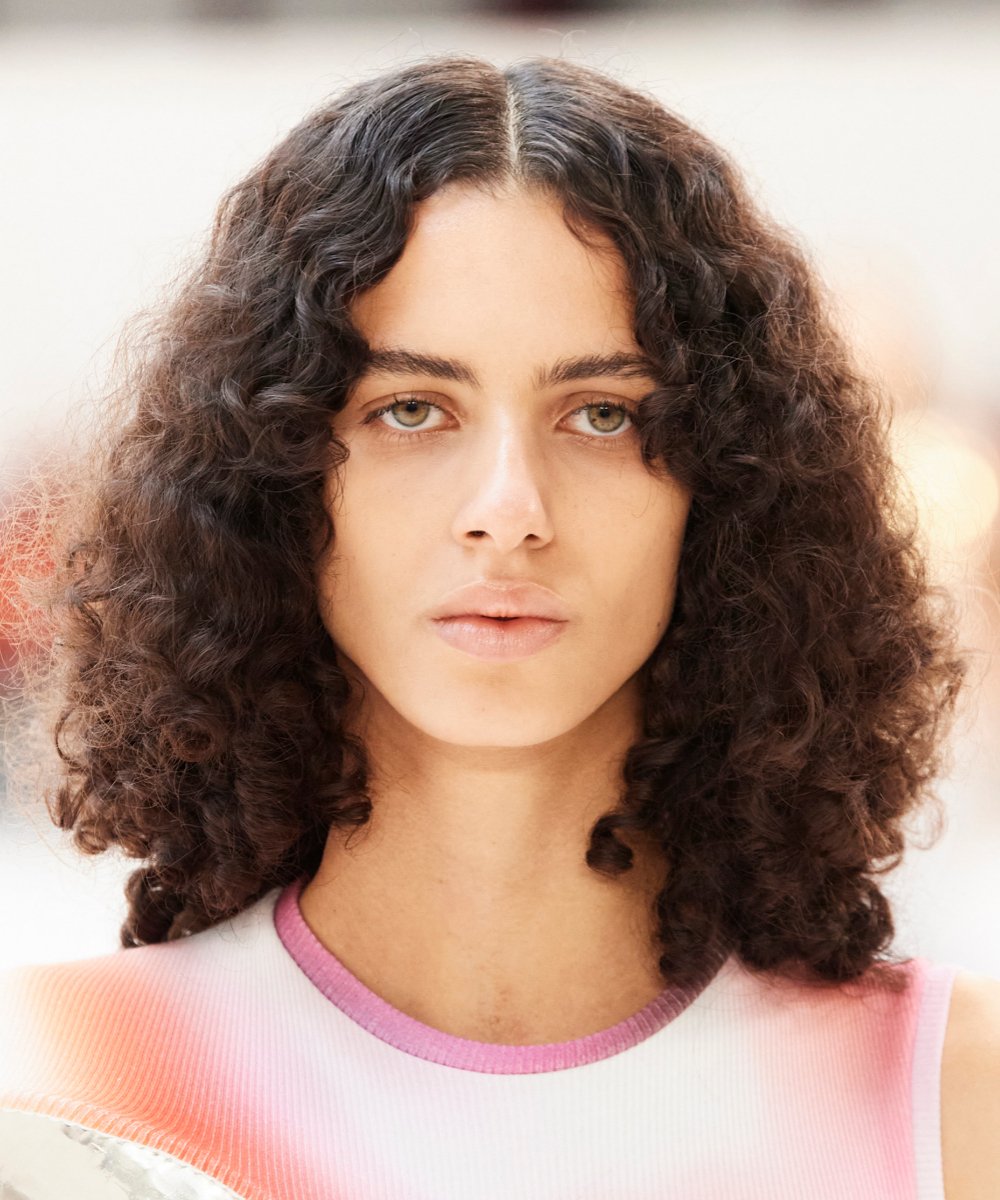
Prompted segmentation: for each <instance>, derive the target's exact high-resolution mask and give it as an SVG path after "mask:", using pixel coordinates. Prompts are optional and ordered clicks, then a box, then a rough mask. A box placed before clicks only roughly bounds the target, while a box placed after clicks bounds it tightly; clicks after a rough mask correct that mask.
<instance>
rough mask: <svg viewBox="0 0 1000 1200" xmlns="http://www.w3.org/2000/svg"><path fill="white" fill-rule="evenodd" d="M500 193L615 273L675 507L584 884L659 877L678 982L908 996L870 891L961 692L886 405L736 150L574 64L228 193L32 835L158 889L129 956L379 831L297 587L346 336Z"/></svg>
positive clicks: (444, 89)
mask: <svg viewBox="0 0 1000 1200" xmlns="http://www.w3.org/2000/svg"><path fill="white" fill-rule="evenodd" d="M511 181H513V182H515V183H517V184H520V185H522V186H525V187H529V188H534V189H539V190H540V191H542V192H543V193H544V194H545V195H547V196H550V197H552V198H555V199H556V200H557V201H558V202H559V203H560V204H561V205H562V206H563V211H564V213H565V219H566V221H567V223H568V225H569V227H570V228H571V229H572V230H573V232H574V233H576V235H577V236H579V237H580V238H582V239H584V240H586V238H587V237H588V232H589V231H594V230H597V231H600V232H603V233H604V234H605V235H607V236H609V237H610V238H611V239H612V241H613V243H614V244H615V246H616V247H617V249H618V251H619V252H620V254H621V256H622V258H623V260H624V263H625V265H626V267H627V271H628V275H629V278H630V281H631V288H632V298H633V301H634V313H635V319H634V333H635V336H636V339H637V341H638V343H639V345H640V346H641V348H642V349H643V350H644V351H645V352H646V353H647V354H648V355H649V356H650V357H651V358H652V359H653V361H654V363H655V364H656V365H657V367H658V371H659V376H658V386H657V388H656V389H655V390H654V391H653V392H651V393H650V394H649V395H648V396H646V397H644V399H643V401H642V405H641V407H640V410H639V421H638V426H639V434H640V438H641V445H642V454H643V460H644V462H645V463H646V465H647V467H648V469H650V470H651V471H656V470H662V469H666V470H667V471H669V472H670V473H672V474H673V475H674V476H675V477H676V478H677V479H679V480H680V481H682V482H683V483H684V484H685V485H686V486H687V487H688V488H690V490H691V492H692V496H693V499H692V505H691V510H690V516H689V519H688V524H687V528H686V534H685V540H684V545H683V550H682V556H681V562H680V567H679V577H678V581H677V591H676V602H675V608H674V612H673V616H672V619H671V622H670V624H669V627H668V628H667V629H666V631H665V632H664V634H663V637H662V639H661V641H660V643H659V645H658V646H657V647H656V650H655V651H654V653H653V654H652V655H651V656H650V658H649V660H648V661H647V662H646V663H645V664H644V666H643V668H642V670H641V682H642V686H643V695H644V698H645V719H644V729H643V733H642V737H641V739H640V740H639V741H638V742H636V744H635V745H633V746H632V747H631V748H630V750H629V752H628V754H627V757H626V759H625V762H624V766H623V773H622V789H621V797H620V801H619V804H618V806H617V807H616V808H615V809H614V810H613V811H611V812H609V813H606V814H605V815H603V816H602V817H601V818H600V819H599V820H598V821H597V822H596V823H595V825H594V826H593V829H592V831H591V838H590V845H589V849H588V851H587V855H586V861H587V863H588V865H589V866H590V867H591V868H592V869H593V870H594V871H598V872H602V873H604V874H605V875H608V876H618V875H620V874H621V873H622V872H624V871H626V870H628V869H629V868H630V866H631V861H632V852H631V850H630V848H629V847H628V846H626V845H625V844H624V843H623V841H622V840H620V839H619V838H618V837H617V836H616V832H620V833H622V834H623V835H626V836H627V835H628V834H629V833H631V832H636V833H640V832H641V833H643V834H646V835H649V836H651V837H653V838H655V839H656V841H657V842H658V843H659V845H660V846H662V850H663V853H664V856H665V862H666V870H665V875H664V878H665V879H666V884H665V886H664V887H663V889H662V891H661V892H660V893H659V895H658V896H657V897H656V900H655V913H656V921H657V926H658V940H659V943H660V949H661V951H662V953H661V954H660V959H659V965H660V969H661V972H662V974H663V976H664V978H665V979H667V980H669V981H672V982H675V983H679V984H685V983H687V982H688V981H691V980H694V979H696V978H698V977H700V976H701V974H702V972H703V971H704V970H705V968H706V965H707V964H710V963H711V962H713V961H715V960H716V959H717V957H718V956H719V954H720V953H722V952H732V951H735V952H736V953H737V954H738V956H739V958H740V959H741V960H742V962H743V963H744V964H745V965H746V966H747V967H749V968H750V969H752V970H754V971H757V972H773V973H778V974H787V975H796V976H797V977H799V978H804V979H806V980H808V981H811V982H814V983H816V984H817V985H819V986H824V985H825V984H828V983H845V982H848V981H851V980H855V979H859V978H860V977H862V976H866V977H869V976H870V975H871V974H875V975H878V976H881V977H888V976H889V975H891V974H893V972H892V971H891V970H890V968H891V967H892V965H893V963H894V961H895V960H893V959H892V958H891V957H889V952H888V949H887V948H888V947H889V944H890V942H891V940H892V936H893V933H894V927H893V920H892V915H891V909H890V905H889V903H888V901H887V899H886V897H885V896H884V895H883V893H882V891H881V890H880V888H879V886H878V881H877V876H879V875H880V874H883V873H884V872H886V871H888V870H890V869H892V868H893V867H895V866H896V865H898V863H899V861H900V859H901V857H902V854H903V848H904V845H905V836H904V835H905V832H906V830H905V829H904V818H905V817H907V816H908V814H911V813H912V812H915V811H916V810H917V806H918V805H922V804H924V803H926V802H928V801H934V800H936V797H935V796H934V794H933V793H932V792H931V790H930V784H931V782H932V780H933V778H934V776H935V775H936V774H938V773H939V772H940V770H941V768H942V765H943V750H942V747H943V746H944V744H945V736H944V735H945V733H946V731H947V730H948V728H949V727H950V720H949V718H950V716H951V715H952V713H953V710H954V707H955V701H956V697H957V694H958V691H959V688H960V686H961V682H962V677H963V674H964V672H965V670H966V662H965V660H964V659H963V658H962V657H961V656H960V655H959V654H958V653H957V652H956V649H955V638H954V626H953V624H952V623H951V622H950V616H949V614H951V612H952V607H951V606H950V604H949V602H948V597H947V596H946V595H944V594H943V593H942V592H940V590H939V589H937V588H935V587H932V586H930V584H929V583H928V579H927V569H926V565H925V558H924V554H923V551H922V548H921V542H920V538H919V535H918V532H917V528H916V523H915V518H914V517H913V516H912V512H911V507H912V506H910V505H908V504H906V503H904V493H903V492H902V491H901V489H900V487H899V480H898V476H897V473H896V470H895V468H894V465H893V463H892V461H891V457H890V452H889V449H888V446H889V443H888V437H887V424H888V421H887V405H886V403H885V401H884V398H883V396H882V394H881V392H880V391H879V390H878V389H877V388H876V386H875V385H874V384H873V383H872V382H870V381H868V380H867V379H865V378H864V375H863V373H862V372H860V371H859V370H858V369H857V368H856V367H855V365H854V362H853V358H852V356H851V354H850V351H849V349H848V347H847V345H846V343H845V340H844V338H843V337H842V336H841V334H840V333H839V332H838V330H837V328H836V325H835V321H834V319H833V317H832V316H831V312H832V309H831V305H830V303H829V302H828V300H827V299H826V298H824V293H823V292H822V290H821V287H820V285H819V284H818V283H817V280H816V278H815V276H814V273H813V271H812V269H811V267H810V266H809V264H808V261H807V259H806V257H805V256H804V255H803V253H802V252H801V251H800V250H799V249H798V248H797V247H796V245H795V242H794V240H793V239H792V238H791V237H790V236H789V235H788V234H787V233H785V232H783V231H782V230H781V229H779V228H778V227H776V226H775V225H774V224H773V223H772V222H771V221H770V220H768V219H767V218H766V217H764V216H763V215H761V213H759V212H758V211H757V210H756V208H755V206H754V204H753V203H752V202H751V200H750V198H749V196H748V192H747V189H746V186H745V185H744V183H743V182H742V181H741V179H740V177H739V175H738V173H737V172H736V171H735V169H734V167H733V166H732V165H731V163H730V162H729V161H728V159H727V158H726V156H725V155H724V154H723V153H722V152H721V151H720V149H719V148H718V147H717V146H715V145H714V144H713V143H712V142H711V141H709V140H707V139H706V138H705V137H704V136H702V135H701V134H699V133H698V132H696V131H695V130H694V129H692V128H691V127H690V126H689V125H688V124H687V123H685V122H684V121H682V120H681V119H680V118H679V117H677V116H675V115H673V114H672V113H670V112H669V111H666V110H665V109H664V108H663V107H662V106H661V104H660V103H659V102H658V101H657V100H656V99H655V98H653V97H652V96H650V95H647V94H644V93H643V92H642V91H641V90H637V89H633V88H631V87H628V86H625V85H624V84H622V83H621V82H619V81H618V80H616V79H614V78H612V77H609V76H608V75H606V74H604V73H601V72H599V71H596V70H594V69H592V68H590V67H587V66H584V65H580V64H577V63H574V62H570V61H565V60H562V59H557V58H542V57H540V58H534V59H530V60H526V61H521V62H517V63H515V64H513V65H510V66H507V67H506V68H500V67H497V66H494V65H492V64H490V63H489V62H486V61H483V60H480V59H477V58H473V57H466V56H440V57H431V58H427V59H424V60H423V61H420V62H416V63H411V64H407V65H405V66H402V67H397V68H396V69H394V70H391V71H389V72H387V73H383V74H381V75H379V76H378V77H376V78H371V79H368V80H366V81H364V82H360V83H356V84H353V85H352V86H349V87H347V88H346V90H344V91H343V92H342V93H341V94H340V95H338V96H337V97H336V98H335V99H333V100H331V101H330V102H328V103H327V104H325V105H324V106H323V107H321V108H319V109H318V110H317V111H315V112H314V113H312V114H311V115H309V116H308V117H307V118H306V119H305V120H304V121H302V122H301V123H300V124H299V125H298V126H296V127H295V128H294V129H293V130H292V131H291V132H290V133H289V134H288V135H287V136H286V137H285V138H284V139H283V140H282V141H281V142H280V143H279V144H278V145H277V146H276V147H275V148H274V150H272V151H271V153H270V154H268V155H267V157H266V158H265V159H264V160H263V161H262V162H261V163H260V164H259V165H258V166H257V167H256V168H255V169H254V170H252V171H251V172H250V174H249V175H247V177H246V178H245V179H244V180H243V181H242V182H240V183H238V184H237V185H236V186H235V187H233V188H232V189H231V190H230V191H228V192H227V194H226V195H225V196H224V198H223V200H222V202H221V205H220V208H219V211H218V214H217V216H216V220H215V224H214V227H213V230H212V234H211V238H210V239H209V242H208V245H207V249H206V252H205V254H204V255H203V256H202V257H201V258H200V260H199V261H198V263H197V264H196V265H195V266H194V267H193V269H191V270H189V271H188V272H187V273H186V274H185V275H184V277H183V279H182V280H181V281H180V282H179V283H177V284H176V285H175V286H174V287H173V289H172V290H171V293H170V299H169V302H168V303H166V304H165V305H164V306H163V307H162V309H161V310H159V311H158V312H156V313H154V314H153V316H152V319H149V317H148V314H147V315H146V317H145V318H144V324H142V326H141V333H142V336H141V337H138V336H137V334H136V330H137V329H138V328H140V327H139V326H132V327H131V336H127V337H126V345H127V346H128V347H129V350H128V354H129V357H128V359H127V367H126V369H125V370H124V372H123V374H122V383H121V386H120V387H119V389H118V391H117V392H116V393H113V394H112V396H111V397H110V398H109V400H108V409H107V411H108V412H109V413H113V418H112V417H109V419H108V425H107V427H108V429H109V430H110V429H112V428H113V431H114V432H113V437H111V439H110V441H106V443H105V444H104V445H103V446H102V448H101V450H100V453H99V455H98V452H97V451H96V450H95V452H94V454H95V456H94V459H93V463H94V466H93V470H92V478H93V486H92V487H90V488H89V489H88V490H86V491H85V492H84V493H82V494H81V495H79V496H77V497H76V498H75V502H74V504H73V505H72V506H71V514H72V519H73V522H74V523H73V525H72V526H71V528H70V529H64V530H63V534H64V536H63V540H62V543H61V545H62V547H63V551H62V552H61V557H60V558H59V560H58V563H57V568H58V569H57V571H56V573H55V575H54V582H53V591H52V595H53V597H54V598H55V602H56V603H55V609H54V611H55V617H56V621H57V634H58V636H57V637H56V639H55V645H56V658H57V659H58V662H59V663H60V664H61V666H60V670H59V672H58V680H59V684H58V686H59V688H60V692H59V695H60V711H59V713H58V720H55V721H54V722H53V724H52V725H51V726H50V737H51V738H52V740H53V742H54V744H55V746H56V747H57V748H58V754H59V757H60V759H61V760H62V764H61V768H60V770H61V775H60V777H59V781H58V785H57V787H55V788H54V789H53V790H54V794H53V795H52V796H48V797H47V798H46V802H47V805H48V806H49V815H50V816H51V818H52V820H53V821H54V822H55V823H56V824H57V825H58V826H60V827H61V828H62V829H65V830H72V831H73V841H74V844H75V845H76V846H77V847H78V848H79V850H81V851H83V852H84V853H87V854H98V853H101V852H103V851H105V850H107V849H108V848H110V847H112V846H117V847H119V848H120V849H121V850H122V851H123V852H124V854H125V855H126V856H128V857H135V858H138V859H142V860H144V863H143V865H142V866H140V867H138V868H137V869H136V870H135V871H134V872H133V873H132V874H131V876H130V878H129V880H128V883H127V887H126V895H127V900H128V904H129V911H128V916H127V919H126V920H125V922H124V924H123V925H122V927H121V933H120V936H121V942H122V945H123V946H137V945H141V944H144V943H154V942H161V941H167V940H170V939H174V938H179V937H181V936H184V935H187V934H191V933H194V932H196V931H198V930H201V929H204V928H207V927H208V926H211V925H213V924H214V923H216V922H218V921H220V920H221V919H223V918H226V917H229V916H232V915H235V914H236V913H238V912H239V911H241V910H242V909H244V908H245V907H247V906H248V905H249V904H251V903H253V902H254V901H256V900H257V899H258V898H260V897H261V896H262V895H263V894H264V893H266V892H267V891H269V890H270V889H272V888H275V887H277V886H281V885H284V884H287V883H289V882H291V881H292V880H294V879H296V878H298V877H300V876H303V875H312V874H313V873H315V871H316V870H317V868H318V866H319V863H320V860H321V857H322V854H323V850H324V845H325V842H326V838H327V834H328V831H329V830H330V829H331V827H333V826H339V827H357V826H361V825H363V824H364V823H365V822H366V821H367V819H368V818H369V815H370V813H371V808H372V800H371V797H370V795H369V794H368V792H367V790H366V788H367V767H366V756H365V748H364V746H363V745H362V744H360V742H359V741H358V740H356V739H355V738H353V737H352V736H351V735H350V734H349V733H348V732H347V729H346V720H345V715H346V711H347V706H348V703H349V701H350V699H351V690H350V688H349V685H348V680H347V678H346V677H345V675H344V674H343V673H342V671H341V670H340V668H339V667H338V665H337V661H336V655H335V647H334V645H333V644H332V642H331V639H330V637H329V635H328V633H327V631H326V629H325V628H324V625H323V623H322V621H321V620H320V616H319V611H318V606H317V587H316V579H315V575H314V563H315V561H316V558H317V556H318V554H319V553H320V552H321V551H322V550H323V549H324V548H326V547H327V546H329V545H330V539H332V538H334V537H335V530H334V528H333V523H332V520H331V518H330V516H329V514H328V513H327V511H326V510H325V509H324V506H323V503H322V487H323V483H324V479H325V478H326V477H327V475H328V473H329V472H330V471H331V470H337V469H338V467H339V466H340V465H341V464H342V463H343V461H344V458H345V455H346V448H345V447H344V445H343V444H342V443H341V442H339V441H338V440H337V438H336V437H335V436H334V435H333V433H332V431H331V421H330V418H331V415H332V414H334V413H336V412H337V411H339V409H340V408H341V407H342V406H343V404H344V403H345V400H346V397H347V394H348V392H349V390H350V387H351V384H352V381H353V380H354V379H355V378H356V377H357V376H358V374H359V373H360V370H361V368H362V366H363V364H364V361H365V355H366V352H367V349H368V348H367V346H366V343H365V342H364V340H363V339H362V338H361V336H360V334H359V333H358V332H357V331H356V330H355V329H354V327H353V326H352V324H351V322H350V320H349V316H348V306H349V304H350V303H351V301H352V300H353V299H354V298H355V297H357V296H358V295H359V294H360V293H361V292H363V291H364V290H365V289H367V288H369V287H371V286H372V285H374V284H375V283H377V282H378V281H379V280H381V279H382V278H383V277H384V276H385V275H386V273H387V272H388V271H389V270H390V269H391V268H392V266H393V264H394V263H395V262H396V261H397V259H398V258H399V256H400V254H401V252H402V250H403V247H404V244H405V242H406V239H407V236H408V231H409V230H410V228H411V223H412V218H413V210H414V205H415V204H416V203H417V202H419V201H421V200H423V199H425V198H426V197H428V196H430V195H431V194H432V193H434V192H435V191H436V190H437V189H439V188H441V187H443V186H444V185H446V184H449V183H453V182H465V183H468V184H474V185H477V186H481V187H484V188H492V187H496V186H501V185H504V184H506V183H508V182H511ZM115 396H117V397H118V404H117V406H116V405H115V403H114V397H115ZM123 406H124V407H123ZM95 444H96V443H95ZM50 675H51V673H50ZM51 678H53V679H54V678H56V675H51Z"/></svg>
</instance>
